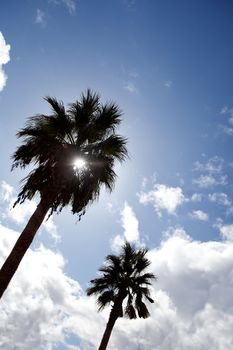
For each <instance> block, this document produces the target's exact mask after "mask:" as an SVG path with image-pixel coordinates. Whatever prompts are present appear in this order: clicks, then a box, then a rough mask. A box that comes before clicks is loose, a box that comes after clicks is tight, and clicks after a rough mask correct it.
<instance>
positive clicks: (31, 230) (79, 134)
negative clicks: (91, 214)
mask: <svg viewBox="0 0 233 350" xmlns="http://www.w3.org/2000/svg"><path fill="white" fill-rule="evenodd" d="M45 100H46V101H47V102H48V103H49V104H50V106H51V107H52V113H51V114H50V115H43V114H40V115H35V116H33V117H30V118H29V119H28V122H27V123H26V126H25V127H24V128H23V129H21V130H20V131H19V132H18V134H17V136H18V137H19V138H22V139H23V142H22V145H21V146H20V147H18V149H17V150H16V152H15V153H14V155H13V166H12V169H14V168H17V167H20V168H25V167H26V166H27V165H29V164H33V165H34V166H35V168H34V170H32V171H31V172H30V173H29V175H28V176H27V177H26V178H25V179H24V186H23V188H22V190H21V192H20V193H19V195H18V198H17V201H16V203H15V204H17V203H23V202H24V201H25V200H26V199H29V200H31V199H32V198H33V197H34V196H35V195H36V194H39V195H40V201H39V204H38V206H37V208H36V210H35V212H34V213H33V214H32V216H31V218H30V219H29V221H28V223H27V225H26V227H25V228H24V230H23V232H22V234H21V235H20V237H19V238H18V240H17V242H16V244H15V246H14V248H13V249H12V251H11V253H10V255H9V256H8V258H7V259H6V261H5V263H4V264H3V266H2V268H1V270H0V297H1V296H2V295H3V293H4V291H5V290H6V288H7V286H8V284H9V282H10V280H11V278H12V277H13V275H14V273H15V272H16V270H17V268H18V266H19V264H20V262H21V260H22V258H23V256H24V254H25V253H26V251H27V249H28V248H29V246H30V244H31V242H32V240H33V238H34V236H35V234H36V232H37V230H38V228H39V227H40V225H41V223H42V222H43V220H44V218H45V216H46V214H47V213H50V214H52V213H53V212H54V211H57V212H60V211H61V210H62V209H63V207H65V206H66V205H68V204H70V205H71V207H72V212H73V214H75V213H77V214H78V215H79V219H80V218H81V216H82V215H84V213H85V210H86V207H87V205H88V204H90V203H92V202H93V201H95V200H96V199H98V197H99V193H100V188H101V186H102V185H104V186H105V187H106V188H107V189H108V190H110V191H111V190H112V189H113V185H114V182H115V178H116V173H115V172H114V169H113V167H114V163H115V161H116V160H118V161H123V160H124V159H125V158H126V156H127V149H126V139H125V138H123V137H121V136H119V135H117V134H116V133H115V129H116V127H117V126H118V125H119V124H120V122H121V112H120V110H119V107H118V106H117V105H116V104H115V103H112V102H109V103H106V104H102V103H101V102H100V96H99V95H98V94H96V93H93V92H92V91H91V90H90V89H88V90H87V92H86V93H85V94H82V95H81V98H80V100H79V101H76V102H74V103H72V104H70V105H69V108H68V109H67V110H65V108H64V105H63V103H62V102H58V101H57V100H56V99H55V98H52V97H45Z"/></svg>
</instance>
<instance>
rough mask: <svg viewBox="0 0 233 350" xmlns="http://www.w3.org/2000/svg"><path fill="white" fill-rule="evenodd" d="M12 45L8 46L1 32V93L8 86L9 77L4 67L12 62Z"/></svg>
mask: <svg viewBox="0 0 233 350" xmlns="http://www.w3.org/2000/svg"><path fill="white" fill-rule="evenodd" d="M10 48H11V47H10V45H7V44H6V41H5V39H4V36H3V35H2V33H1V32H0V91H2V90H3V88H4V86H5V85H6V81H7V75H6V73H5V72H4V70H3V65H4V64H7V63H8V62H9V61H10V54H9V53H10Z"/></svg>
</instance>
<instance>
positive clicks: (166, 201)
mask: <svg viewBox="0 0 233 350" xmlns="http://www.w3.org/2000/svg"><path fill="white" fill-rule="evenodd" d="M138 197H139V201H140V203H142V204H148V203H151V204H152V205H153V206H154V209H155V211H156V213H157V215H158V216H159V217H161V216H162V211H166V212H167V213H168V214H175V212H176V209H177V208H178V207H179V206H181V205H182V204H183V203H184V202H185V201H186V199H185V196H184V194H183V191H182V188H181V187H169V186H166V185H164V184H155V185H154V188H153V189H152V190H151V191H149V192H140V193H139V194H138Z"/></svg>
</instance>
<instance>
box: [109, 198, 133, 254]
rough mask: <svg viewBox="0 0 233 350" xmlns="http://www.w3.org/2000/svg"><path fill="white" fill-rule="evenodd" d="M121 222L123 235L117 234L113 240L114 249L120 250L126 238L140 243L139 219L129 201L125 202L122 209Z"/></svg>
mask: <svg viewBox="0 0 233 350" xmlns="http://www.w3.org/2000/svg"><path fill="white" fill-rule="evenodd" d="M121 224H122V227H123V229H124V232H123V235H119V234H118V235H116V236H115V237H114V238H113V240H112V242H111V247H112V249H113V250H114V251H117V250H119V248H120V247H121V246H122V244H123V242H124V241H125V240H126V241H128V242H133V243H136V244H140V234H139V223H138V219H137V217H136V215H135V213H134V211H133V208H132V207H131V206H129V204H128V203H127V202H125V203H124V208H123V210H122V211H121Z"/></svg>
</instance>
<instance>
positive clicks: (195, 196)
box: [190, 193, 203, 202]
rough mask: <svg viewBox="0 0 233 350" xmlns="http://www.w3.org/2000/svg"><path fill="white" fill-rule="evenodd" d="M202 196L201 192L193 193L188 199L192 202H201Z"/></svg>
mask: <svg viewBox="0 0 233 350" xmlns="http://www.w3.org/2000/svg"><path fill="white" fill-rule="evenodd" d="M202 198H203V194H202V193H193V194H192V196H191V198H190V200H191V201H192V202H201V201H202Z"/></svg>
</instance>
